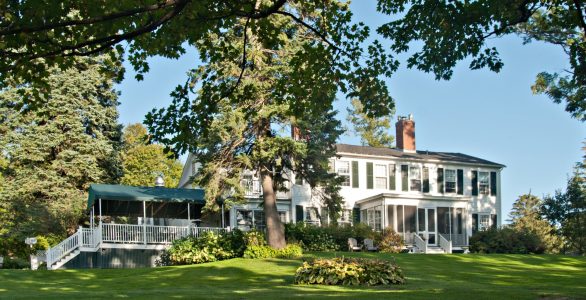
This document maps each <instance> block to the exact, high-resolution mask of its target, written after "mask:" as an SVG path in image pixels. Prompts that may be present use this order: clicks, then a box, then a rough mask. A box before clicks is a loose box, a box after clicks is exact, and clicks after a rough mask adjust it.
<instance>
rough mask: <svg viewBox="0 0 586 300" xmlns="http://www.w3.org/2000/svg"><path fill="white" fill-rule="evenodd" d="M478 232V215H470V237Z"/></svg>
mask: <svg viewBox="0 0 586 300" xmlns="http://www.w3.org/2000/svg"><path fill="white" fill-rule="evenodd" d="M476 232H478V214H472V235H474V234H475V233H476Z"/></svg>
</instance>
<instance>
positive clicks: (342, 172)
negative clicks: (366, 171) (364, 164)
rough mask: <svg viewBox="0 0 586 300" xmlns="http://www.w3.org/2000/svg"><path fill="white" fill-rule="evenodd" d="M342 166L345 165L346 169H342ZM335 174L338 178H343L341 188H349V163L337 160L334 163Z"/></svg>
mask: <svg viewBox="0 0 586 300" xmlns="http://www.w3.org/2000/svg"><path fill="white" fill-rule="evenodd" d="M344 164H347V166H348V167H347V168H344V167H345V166H343V165H344ZM336 174H338V176H340V177H344V181H343V182H342V184H341V186H351V185H352V183H351V182H350V161H347V160H339V161H337V163H336Z"/></svg>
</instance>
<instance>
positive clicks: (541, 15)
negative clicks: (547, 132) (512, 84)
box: [377, 0, 586, 121]
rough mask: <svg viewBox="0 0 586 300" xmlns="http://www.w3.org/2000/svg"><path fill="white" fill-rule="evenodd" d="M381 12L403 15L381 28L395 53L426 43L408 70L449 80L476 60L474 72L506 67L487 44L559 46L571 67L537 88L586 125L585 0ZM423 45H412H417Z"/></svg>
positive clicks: (416, 4) (386, 2) (382, 1)
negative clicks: (461, 64) (501, 40)
mask: <svg viewBox="0 0 586 300" xmlns="http://www.w3.org/2000/svg"><path fill="white" fill-rule="evenodd" d="M377 8H378V10H379V11H380V12H383V13H385V14H389V15H390V14H400V15H401V17H400V18H399V19H397V20H394V21H391V22H388V23H386V24H384V25H382V26H380V27H379V28H378V32H379V33H380V34H382V35H383V36H384V37H386V38H388V39H390V40H391V41H392V45H391V49H392V50H394V51H396V52H406V51H408V50H409V49H410V47H412V46H413V45H417V46H419V45H421V48H419V49H418V50H417V51H415V52H414V53H413V54H411V55H410V57H409V58H408V60H407V66H408V67H410V68H411V67H415V68H417V69H420V70H423V71H425V72H433V73H434V74H435V76H436V79H444V80H447V79H450V77H451V76H452V74H453V69H454V67H455V65H456V63H457V62H458V61H461V60H464V59H468V58H471V60H470V69H480V68H489V69H490V70H491V71H495V72H499V71H500V70H501V69H502V67H503V62H502V60H501V58H500V55H499V52H498V50H497V49H496V47H490V46H489V43H488V40H489V39H491V38H494V37H501V36H504V35H507V34H512V33H515V34H519V35H521V36H522V37H523V38H524V41H525V43H529V42H531V41H533V40H537V41H543V42H546V43H550V44H553V45H558V46H560V47H561V48H562V49H563V50H564V52H565V53H566V55H567V56H568V61H569V63H570V70H568V71H567V72H566V73H565V74H563V75H560V74H557V73H547V72H542V73H540V74H539V75H538V76H537V80H536V82H535V85H534V86H533V87H532V90H533V92H535V93H545V94H546V95H548V96H549V97H550V98H551V99H552V100H553V101H554V102H555V103H560V102H565V104H566V111H567V112H569V113H570V114H571V115H572V116H573V117H574V118H576V119H578V120H581V121H586V63H585V62H586V5H584V3H582V1H542V0H527V1H517V0H514V1H439V2H438V1H431V0H428V1H415V0H404V1H394V0H378V6H377ZM416 41H417V42H418V43H413V42H416Z"/></svg>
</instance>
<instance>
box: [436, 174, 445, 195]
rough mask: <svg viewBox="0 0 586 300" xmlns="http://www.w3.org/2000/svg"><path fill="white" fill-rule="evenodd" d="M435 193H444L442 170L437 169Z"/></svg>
mask: <svg viewBox="0 0 586 300" xmlns="http://www.w3.org/2000/svg"><path fill="white" fill-rule="evenodd" d="M437 191H438V192H439V193H442V194H443V193H444V168H437Z"/></svg>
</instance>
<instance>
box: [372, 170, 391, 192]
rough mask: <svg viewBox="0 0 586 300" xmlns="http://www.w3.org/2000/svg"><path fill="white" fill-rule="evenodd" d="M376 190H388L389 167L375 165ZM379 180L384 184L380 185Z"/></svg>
mask: <svg viewBox="0 0 586 300" xmlns="http://www.w3.org/2000/svg"><path fill="white" fill-rule="evenodd" d="M377 171H382V173H377ZM373 173H374V188H375V189H384V190H386V189H387V178H388V176H387V165H383V164H375V165H374V170H373ZM379 180H382V182H384V184H381V185H379Z"/></svg>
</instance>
